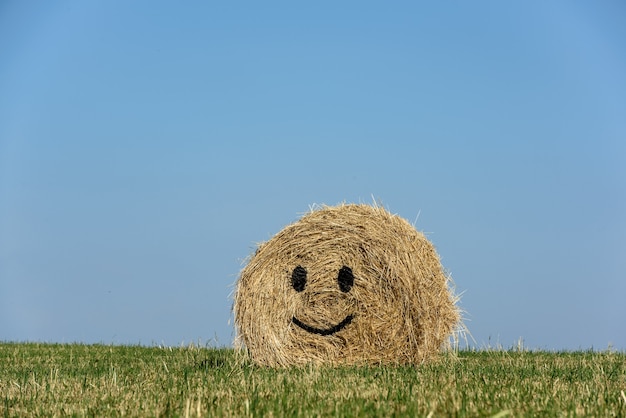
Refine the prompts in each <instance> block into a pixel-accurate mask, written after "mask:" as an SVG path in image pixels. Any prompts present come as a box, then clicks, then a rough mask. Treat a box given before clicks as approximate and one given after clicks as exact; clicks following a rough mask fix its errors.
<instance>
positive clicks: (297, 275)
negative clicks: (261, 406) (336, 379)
mask: <svg viewBox="0 0 626 418" xmlns="http://www.w3.org/2000/svg"><path fill="white" fill-rule="evenodd" d="M450 285H451V282H450V278H449V276H448V275H446V274H445V272H444V270H443V268H442V266H441V263H440V261H439V257H438V255H437V253H436V252H435V249H434V247H433V245H432V244H431V243H430V242H429V241H428V240H427V239H426V237H425V236H424V235H423V234H422V233H420V232H418V231H416V230H415V228H413V226H411V225H410V224H409V223H408V222H407V221H406V220H404V219H402V218H400V217H398V216H397V215H392V214H390V213H389V212H388V211H387V210H386V209H384V208H382V207H379V206H370V205H363V204H358V205H357V204H347V205H340V206H334V207H328V206H324V207H321V208H318V209H315V210H313V211H312V212H310V213H308V214H306V215H305V216H303V217H302V218H301V219H300V220H298V221H297V222H295V223H293V224H291V225H288V226H287V227H285V228H284V229H283V230H282V231H280V232H279V233H278V234H276V235H275V236H274V237H273V238H271V239H270V240H269V241H267V242H265V243H263V244H261V245H260V246H259V247H258V249H257V251H256V253H255V254H254V255H253V256H252V257H251V258H250V260H249V262H248V264H247V265H246V266H245V267H244V269H243V270H242V272H241V275H240V277H239V279H238V281H237V284H236V289H235V295H234V313H235V325H236V328H237V339H238V342H239V343H242V344H243V345H244V346H245V348H246V349H247V350H248V352H249V355H250V357H251V358H252V360H253V361H254V362H255V363H257V364H260V365H267V366H289V365H301V364H307V363H318V364H321V363H326V364H389V363H392V364H398V363H400V364H407V363H408V364H418V363H422V362H424V361H426V360H428V359H430V358H432V357H433V356H435V355H436V354H437V353H438V352H439V350H440V349H441V348H442V346H443V345H445V343H446V342H448V341H449V338H450V336H451V335H452V333H453V332H454V331H455V329H456V327H457V325H458V324H459V320H460V318H459V310H458V309H457V307H456V305H455V302H456V299H455V296H454V295H453V294H452V293H451V290H450Z"/></svg>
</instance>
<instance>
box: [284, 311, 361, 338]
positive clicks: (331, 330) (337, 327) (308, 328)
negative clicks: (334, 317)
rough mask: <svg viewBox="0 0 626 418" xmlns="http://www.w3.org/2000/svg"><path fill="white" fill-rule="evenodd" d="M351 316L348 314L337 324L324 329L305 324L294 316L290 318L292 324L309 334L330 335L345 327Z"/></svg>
mask: <svg viewBox="0 0 626 418" xmlns="http://www.w3.org/2000/svg"><path fill="white" fill-rule="evenodd" d="M352 318H354V316H353V315H348V316H346V317H345V318H344V320H343V321H341V322H340V323H338V324H337V325H334V326H332V327H330V328H326V329H320V328H315V327H312V326H310V325H307V324H305V323H304V322H302V321H300V320H299V319H298V318H296V317H295V316H294V317H293V319H292V320H293V323H294V324H296V325H297V326H299V327H300V328H302V329H303V330H305V331H306V332H310V333H311V334H319V335H332V334H334V333H335V332H338V331H341V330H342V329H343V328H345V327H346V325H348V324H349V323H350V322H352Z"/></svg>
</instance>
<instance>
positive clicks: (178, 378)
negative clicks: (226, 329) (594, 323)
mask: <svg viewBox="0 0 626 418" xmlns="http://www.w3.org/2000/svg"><path fill="white" fill-rule="evenodd" d="M625 392H626V353H623V352H592V351H580V352H560V353H554V352H544V351H524V350H508V351H507V350H482V351H461V352H459V353H457V354H456V355H453V354H446V355H444V356H443V357H442V358H441V360H439V361H437V362H435V363H431V364H427V365H424V366H420V367H401V366H399V367H343V368H326V367H322V368H320V367H304V368H292V369H267V368H260V367H256V366H254V365H252V364H250V363H249V362H248V361H246V359H244V358H241V357H240V356H238V355H237V353H236V352H234V351H233V350H231V349H210V348H201V347H195V346H189V347H181V348H163V347H138V346H106V345H77V344H65V345H53V344H17V343H0V412H1V416H65V415H75V416H122V415H126V416H364V415H365V416H368V415H374V416H498V417H504V416H562V415H564V416H593V417H601V416H626V394H625Z"/></svg>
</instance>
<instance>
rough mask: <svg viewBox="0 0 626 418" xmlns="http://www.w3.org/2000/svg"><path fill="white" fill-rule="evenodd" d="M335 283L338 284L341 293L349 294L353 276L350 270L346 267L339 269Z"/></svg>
mask: <svg viewBox="0 0 626 418" xmlns="http://www.w3.org/2000/svg"><path fill="white" fill-rule="evenodd" d="M337 281H338V282H339V289H341V291H342V292H349V291H350V289H352V286H353V285H354V274H352V269H351V268H350V267H348V266H343V267H342V268H340V269H339V275H338V276H337Z"/></svg>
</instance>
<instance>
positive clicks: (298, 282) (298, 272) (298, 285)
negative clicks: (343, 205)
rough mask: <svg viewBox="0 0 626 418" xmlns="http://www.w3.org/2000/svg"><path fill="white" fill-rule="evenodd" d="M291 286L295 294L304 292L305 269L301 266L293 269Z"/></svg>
mask: <svg viewBox="0 0 626 418" xmlns="http://www.w3.org/2000/svg"><path fill="white" fill-rule="evenodd" d="M291 285H292V286H293V288H294V289H296V292H302V291H303V290H304V286H305V285H306V269H305V268H304V267H302V266H298V267H296V268H295V269H293V272H292V273H291Z"/></svg>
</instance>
